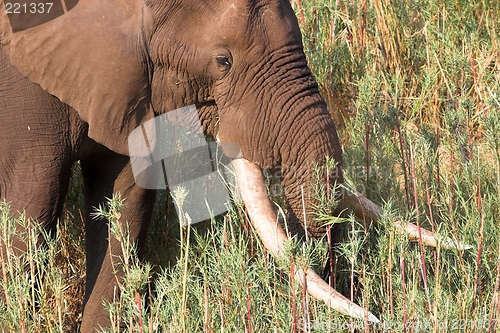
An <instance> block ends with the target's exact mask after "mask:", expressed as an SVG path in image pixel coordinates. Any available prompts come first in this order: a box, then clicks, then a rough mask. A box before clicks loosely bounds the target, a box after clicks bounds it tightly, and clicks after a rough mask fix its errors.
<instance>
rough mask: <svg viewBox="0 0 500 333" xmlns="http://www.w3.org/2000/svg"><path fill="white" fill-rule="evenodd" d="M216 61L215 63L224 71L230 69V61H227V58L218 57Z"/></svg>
mask: <svg viewBox="0 0 500 333" xmlns="http://www.w3.org/2000/svg"><path fill="white" fill-rule="evenodd" d="M216 60H217V63H218V64H219V65H220V66H222V67H224V70H226V71H227V70H229V69H230V68H231V61H230V60H229V58H228V57H225V56H219V57H217V58H216Z"/></svg>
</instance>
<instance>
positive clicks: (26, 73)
mask: <svg viewBox="0 0 500 333" xmlns="http://www.w3.org/2000/svg"><path fill="white" fill-rule="evenodd" d="M0 4H1V2H0ZM0 15H1V16H0V33H1V35H0V38H1V44H2V48H1V49H0V106H1V107H0V119H1V123H2V124H7V123H8V124H9V125H8V126H2V131H0V195H1V197H2V198H5V199H6V200H8V201H10V202H12V208H13V209H14V210H19V211H21V210H25V211H26V212H27V214H28V215H29V216H30V217H33V218H37V219H38V220H39V221H40V223H43V225H44V226H45V227H46V228H48V229H51V228H53V227H54V224H55V222H56V220H57V218H59V216H60V214H61V210H62V204H63V200H64V197H65V194H66V192H67V188H68V179H69V176H70V169H71V166H72V164H73V163H74V162H75V161H77V160H80V161H81V165H82V169H83V176H84V179H85V198H86V208H87V211H86V219H85V231H86V242H87V284H86V293H85V300H84V312H83V321H82V326H81V331H82V332H94V331H95V329H96V328H98V327H99V326H106V325H107V324H108V319H107V315H106V313H105V311H104V308H103V306H102V299H103V298H104V299H107V300H110V299H112V295H113V289H114V287H115V285H116V280H115V277H114V276H113V274H112V268H111V265H110V261H109V260H110V259H109V258H110V255H111V254H118V253H119V252H120V251H119V249H118V248H117V245H116V244H115V243H114V242H113V241H112V243H111V244H110V245H111V246H108V240H107V235H108V231H107V225H106V222H105V221H101V220H94V219H91V218H90V216H89V213H91V212H92V207H95V206H98V205H99V204H102V203H104V202H105V198H106V197H111V196H112V194H113V193H115V192H120V193H121V194H122V195H123V196H124V197H125V198H126V208H125V211H124V212H123V214H122V216H121V219H120V221H121V223H125V222H127V223H128V224H129V226H130V231H131V234H132V235H131V236H132V237H133V238H134V239H137V240H138V244H139V246H141V244H142V242H143V241H144V239H145V234H146V231H147V228H148V224H149V220H150V217H151V216H150V215H151V210H152V209H151V208H152V205H153V201H154V196H155V193H154V191H151V190H144V189H141V188H139V187H138V186H136V185H135V183H134V180H133V175H132V172H131V168H130V163H129V158H128V157H127V154H128V153H129V152H128V148H127V136H128V134H129V133H130V132H131V131H132V130H133V129H134V128H135V127H137V126H139V125H140V124H141V123H144V122H145V121H147V120H150V119H152V118H153V117H155V116H157V115H159V114H162V113H165V112H168V111H170V110H174V109H176V108H179V107H182V106H186V105H190V104H197V105H198V106H200V108H199V114H200V117H201V120H202V123H203V128H204V131H205V134H206V135H207V136H214V137H215V136H217V134H218V137H219V138H220V140H221V141H222V142H225V143H231V144H232V145H231V147H234V146H237V147H239V148H240V149H241V153H242V155H243V157H244V158H246V159H248V160H249V161H252V162H254V163H256V164H257V165H259V166H260V167H262V168H271V167H275V168H276V167H279V168H280V169H281V170H283V171H284V174H283V179H282V185H283V186H284V189H285V196H286V198H287V201H288V203H289V205H290V207H291V217H290V223H291V227H290V228H291V230H292V231H293V232H294V233H296V234H299V235H300V234H303V229H302V227H301V224H300V223H303V222H304V221H302V220H303V218H302V216H303V205H302V203H303V202H305V204H306V207H305V209H306V212H307V213H309V212H310V211H311V207H312V206H313V204H314V202H313V201H312V200H311V198H310V197H309V196H310V191H309V190H308V189H309V188H310V187H309V185H310V182H311V180H312V179H311V175H310V173H309V172H308V171H309V170H311V166H312V163H313V162H319V163H322V162H323V161H324V159H325V156H327V155H329V156H332V157H334V158H335V159H336V161H338V162H339V165H341V163H342V159H341V149H340V145H339V142H338V138H337V134H336V131H335V126H334V124H333V122H332V119H331V117H330V116H329V114H328V112H327V109H326V105H325V102H324V101H323V99H322V98H321V96H320V95H319V92H318V88H317V84H316V82H315V80H314V79H313V77H312V76H311V73H310V70H309V68H308V67H307V62H306V59H305V56H304V53H303V48H302V42H301V35H300V31H299V27H298V24H297V20H296V18H295V16H294V12H293V10H292V8H291V6H290V4H289V2H288V1H285V0H254V1H250V0H233V1H227V0H218V1H216V0H187V1H159V0H148V1H146V0H144V1H142V0H127V1H125V0H106V1H104V0H102V1H101V0H81V1H80V2H79V3H78V4H77V5H76V6H75V7H74V8H73V9H72V10H71V11H69V12H68V13H67V14H64V15H62V16H60V17H58V18H55V19H53V20H51V21H49V22H47V23H44V24H41V25H39V26H36V27H34V28H32V29H28V30H22V31H19V32H16V33H14V34H13V33H12V31H11V28H10V25H9V21H8V19H7V17H6V15H4V14H3V10H2V14H0ZM227 147H229V145H227ZM228 150H229V149H228ZM228 154H231V153H228ZM339 170H340V169H339ZM334 175H335V177H336V179H331V182H332V183H333V181H335V180H336V181H339V182H341V181H342V176H341V172H340V171H337V172H335V173H334ZM309 218H310V216H308V221H307V226H308V231H309V232H310V234H311V235H313V236H314V235H319V234H320V233H321V232H322V229H321V227H320V226H319V225H317V224H315V223H314V222H313V221H312V220H309ZM110 252H111V253H110Z"/></svg>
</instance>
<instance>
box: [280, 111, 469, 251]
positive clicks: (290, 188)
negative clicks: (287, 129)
mask: <svg viewBox="0 0 500 333" xmlns="http://www.w3.org/2000/svg"><path fill="white" fill-rule="evenodd" d="M303 110H304V111H302V112H301V120H302V119H306V122H305V123H304V122H300V121H297V122H296V126H297V127H296V128H294V129H293V130H292V131H291V132H292V133H300V134H299V135H298V137H297V140H289V142H290V143H289V144H288V145H287V144H283V145H282V150H281V155H282V156H283V157H284V158H283V166H284V173H283V180H282V185H283V187H284V190H285V196H286V199H287V202H288V204H289V206H290V208H291V212H290V216H289V223H288V226H289V231H290V233H291V234H292V235H297V236H298V237H299V238H305V239H307V237H308V236H310V237H314V238H317V237H322V236H323V235H325V232H326V228H327V226H325V225H324V222H322V221H320V220H318V219H316V216H315V212H314V211H315V208H316V207H317V204H318V199H317V193H316V192H317V190H318V189H319V188H320V186H326V187H329V190H330V195H336V196H338V199H339V201H340V203H339V205H338V206H337V207H336V211H335V213H337V212H338V213H340V211H341V210H342V209H350V210H351V211H353V212H354V213H355V215H356V216H357V217H358V218H361V219H366V220H369V221H373V222H374V223H376V222H377V220H378V218H379V216H380V214H381V212H382V209H381V208H380V207H379V206H377V205H376V204H374V203H373V202H371V201H370V200H368V199H367V198H366V197H364V196H363V195H361V194H359V193H356V192H354V191H352V192H350V191H349V190H347V189H345V188H344V189H342V191H336V192H335V188H334V185H335V184H342V183H343V181H344V179H343V172H342V152H341V148H340V145H339V140H338V137H337V134H336V133H337V132H336V130H335V125H334V124H333V121H332V119H331V117H330V115H329V114H328V113H327V111H326V107H324V105H323V104H322V103H316V104H315V106H314V107H309V108H307V109H303ZM311 121H314V126H312V125H311V126H308V124H309V123H310V122H311ZM318 125H319V126H318ZM300 138H301V139H302V140H300ZM327 156H329V157H333V158H334V160H335V162H336V163H337V165H336V166H335V168H333V169H332V170H328V174H326V173H325V174H323V176H324V178H326V179H327V181H326V182H325V180H326V179H318V175H317V174H316V172H315V170H314V164H315V163H316V164H317V165H318V166H319V170H321V169H322V168H321V167H322V166H324V163H325V160H326V157H327ZM285 157H286V158H285ZM323 169H325V168H323ZM323 171H326V170H323ZM393 224H394V226H395V227H396V229H397V230H398V231H400V232H401V233H405V234H407V235H408V237H409V239H410V240H415V241H421V242H422V243H423V244H426V245H428V246H431V247H436V246H437V245H438V243H439V244H440V246H441V247H442V248H448V249H450V248H458V249H469V248H471V246H469V245H464V244H460V243H459V242H456V241H453V240H450V239H441V240H440V241H438V239H437V237H436V236H435V235H434V233H433V232H431V231H428V230H426V229H424V228H420V226H417V225H415V224H412V223H406V222H403V221H401V220H400V219H399V218H397V217H395V218H394V219H393ZM334 236H335V235H334Z"/></svg>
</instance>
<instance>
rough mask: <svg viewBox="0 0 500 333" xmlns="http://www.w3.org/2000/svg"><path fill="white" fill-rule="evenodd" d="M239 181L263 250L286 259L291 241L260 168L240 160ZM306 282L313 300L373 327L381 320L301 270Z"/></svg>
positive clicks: (299, 274) (237, 165)
mask: <svg viewBox="0 0 500 333" xmlns="http://www.w3.org/2000/svg"><path fill="white" fill-rule="evenodd" d="M233 165H234V169H235V173H236V180H237V183H238V188H239V191H240V195H241V197H242V198H243V202H244V203H245V207H246V209H247V212H248V215H249V217H250V221H251V223H252V226H253V227H254V229H255V231H256V232H257V234H258V236H259V238H260V239H261V241H262V243H263V244H264V247H265V248H266V249H267V250H268V251H269V252H271V254H272V255H273V256H275V257H282V256H284V255H285V244H286V241H287V240H288V237H287V236H286V234H285V232H284V231H283V228H282V227H281V225H280V224H279V223H278V219H277V217H276V214H275V213H274V209H273V206H272V204H271V201H270V200H269V196H268V194H267V190H266V187H265V185H264V178H263V175H262V171H261V170H260V168H259V167H258V166H256V165H254V164H253V163H251V162H249V161H247V160H245V159H243V158H240V159H235V160H233ZM304 274H305V282H306V288H307V291H308V292H309V294H310V295H311V296H313V297H314V298H316V299H318V300H321V301H323V302H324V303H326V304H327V305H328V306H329V307H330V308H332V309H333V310H335V311H337V312H340V313H342V314H345V315H348V316H351V317H353V318H358V319H367V320H368V321H370V322H372V323H379V322H380V320H379V319H378V318H377V317H376V316H374V315H373V314H372V313H370V312H368V311H366V310H365V309H363V308H362V307H360V306H359V305H357V304H356V303H354V302H351V301H350V300H349V299H347V298H346V297H344V296H343V295H341V294H340V293H339V292H337V291H336V290H335V289H333V288H331V287H330V286H329V285H328V284H327V283H326V282H325V281H324V280H323V279H322V278H321V277H319V276H318V274H316V273H315V272H314V271H313V270H312V269H311V268H307V269H306V270H305V272H304V271H303V270H301V269H298V270H297V272H296V278H297V280H298V281H300V282H301V283H303V282H302V281H304Z"/></svg>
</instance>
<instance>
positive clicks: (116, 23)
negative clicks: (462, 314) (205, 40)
mask: <svg viewBox="0 0 500 333" xmlns="http://www.w3.org/2000/svg"><path fill="white" fill-rule="evenodd" d="M72 1H73V2H74V0H72ZM66 2H68V0H66ZM62 3H63V4H64V0H63V1H62ZM6 4H7V3H6V2H5V3H4V0H0V41H1V44H2V47H3V49H4V50H5V52H6V53H7V55H8V57H9V59H10V61H11V63H12V64H13V65H14V66H15V67H16V68H18V70H19V71H20V72H21V73H22V74H23V75H25V76H26V77H28V78H29V79H30V80H31V81H33V82H35V83H38V84H39V85H40V86H41V87H42V88H43V89H45V90H46V91H47V92H49V93H50V94H52V95H54V96H56V97H58V98H59V99H60V100H61V101H62V102H64V103H66V104H68V105H70V106H71V107H73V108H74V109H75V110H77V111H78V113H79V115H80V117H81V118H82V119H83V120H84V121H86V122H87V123H88V124H89V136H90V137H91V138H92V139H94V140H95V141H97V142H99V143H101V144H103V145H105V146H106V147H108V148H109V149H111V150H113V151H115V152H117V153H120V154H125V155H128V145H127V138H128V135H129V134H130V133H131V132H132V131H133V129H134V128H136V127H137V126H140V125H141V124H142V123H144V122H145V121H147V120H149V119H151V118H153V117H154V113H153V110H152V107H151V102H150V101H151V98H150V83H149V82H150V80H149V77H150V69H149V65H148V59H149V58H148V55H147V51H146V50H147V47H146V45H147V44H146V38H147V31H148V29H147V27H146V26H147V24H146V23H145V22H150V21H149V17H150V16H149V15H148V13H149V12H148V11H147V9H146V8H145V6H144V4H143V3H142V1H141V0H123V1H119V0H80V1H79V2H78V3H77V4H76V5H75V6H74V7H72V8H71V10H67V6H65V11H64V12H62V13H61V15H60V16H59V17H55V18H54V17H50V18H45V19H44V18H40V17H38V18H37V17H34V18H33V20H35V21H36V22H41V23H40V24H39V25H36V26H34V27H31V26H33V24H30V23H29V22H28V23H26V22H24V23H23V22H19V20H29V19H30V16H29V15H27V14H26V15H24V16H23V17H22V18H21V16H20V17H19V18H18V19H16V17H15V14H9V15H7V13H6ZM21 8H22V7H21ZM22 10H23V9H21V11H22ZM28 10H29V7H28ZM32 15H44V13H40V12H38V13H35V14H32ZM9 16H10V19H9ZM16 20H18V21H16ZM11 22H15V24H11ZM12 25H14V26H15V27H17V28H16V29H15V30H16V31H17V32H13V28H12ZM19 27H29V28H27V29H24V30H23V29H19Z"/></svg>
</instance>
